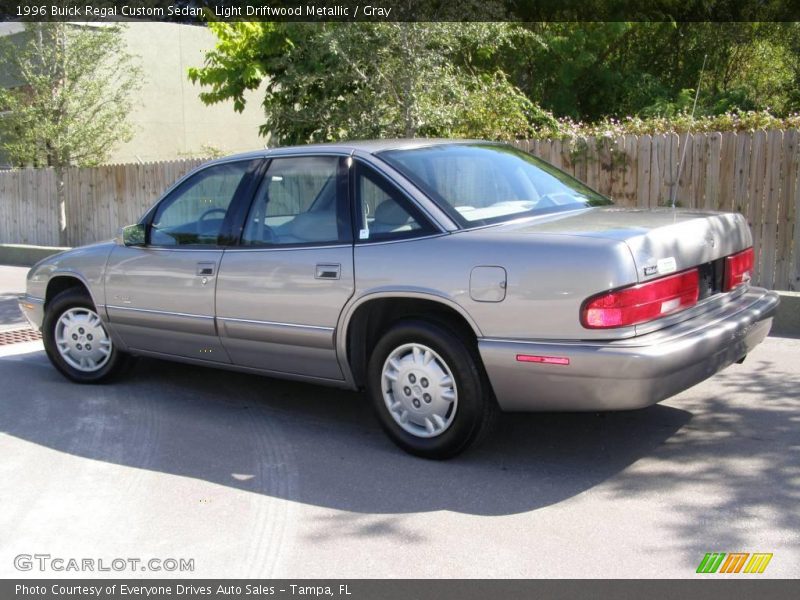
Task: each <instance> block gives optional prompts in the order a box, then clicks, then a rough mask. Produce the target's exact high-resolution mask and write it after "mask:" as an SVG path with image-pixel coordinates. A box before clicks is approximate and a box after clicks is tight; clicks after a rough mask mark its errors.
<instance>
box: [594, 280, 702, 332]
mask: <svg viewBox="0 0 800 600" xmlns="http://www.w3.org/2000/svg"><path fill="white" fill-rule="evenodd" d="M699 294H700V276H699V273H698V271H697V269H692V270H691V271H684V272H682V273H677V274H675V275H670V276H668V277H662V278H661V279H655V280H653V281H648V282H647V283H642V284H639V285H634V286H631V287H628V288H623V289H620V290H615V291H613V292H606V293H604V294H600V295H598V296H594V297H593V298H589V299H588V300H587V301H586V302H585V303H584V305H583V310H582V311H581V322H582V324H583V326H584V327H588V328H590V329H604V328H607V327H625V326H627V325H636V324H637V323H644V322H646V321H652V320H653V319H657V318H659V317H663V316H664V315H668V314H671V313H674V312H677V311H679V310H683V309H684V308H688V307H690V306H693V305H695V304H697V298H698V296H699Z"/></svg>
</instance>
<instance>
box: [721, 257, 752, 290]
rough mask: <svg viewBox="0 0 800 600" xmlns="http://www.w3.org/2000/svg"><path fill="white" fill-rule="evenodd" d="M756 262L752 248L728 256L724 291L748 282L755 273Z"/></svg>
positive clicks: (723, 285)
mask: <svg viewBox="0 0 800 600" xmlns="http://www.w3.org/2000/svg"><path fill="white" fill-rule="evenodd" d="M754 262H755V257H754V254H753V249H752V248H748V249H747V250H742V251H741V252H737V253H736V254H731V255H730V256H728V257H727V258H726V259H725V280H724V281H723V284H722V291H723V292H729V291H731V290H732V289H733V288H735V287H736V286H737V285H742V284H743V283H748V282H749V281H750V277H752V275H753V263H754Z"/></svg>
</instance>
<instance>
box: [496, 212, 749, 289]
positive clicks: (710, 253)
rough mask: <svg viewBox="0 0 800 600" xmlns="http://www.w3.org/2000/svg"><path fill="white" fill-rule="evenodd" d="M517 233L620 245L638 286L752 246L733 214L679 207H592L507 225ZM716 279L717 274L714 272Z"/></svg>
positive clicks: (742, 222)
mask: <svg viewBox="0 0 800 600" xmlns="http://www.w3.org/2000/svg"><path fill="white" fill-rule="evenodd" d="M506 227H509V228H510V229H514V230H515V231H516V232H518V233H550V234H562V235H572V236H583V237H597V238H603V239H611V240H616V241H620V242H624V243H625V244H626V245H627V246H628V248H630V251H631V254H632V256H633V260H634V263H635V264H636V270H637V274H638V280H639V282H640V283H641V282H645V281H649V280H651V279H655V278H657V277H663V276H664V275H668V274H670V273H675V272H679V271H683V270H685V269H689V268H691V267H696V266H700V265H713V264H714V263H715V261H718V260H719V259H722V258H724V257H726V256H729V255H731V254H734V253H735V252H739V251H740V250H744V249H745V248H747V247H749V246H751V245H752V237H751V234H750V229H749V227H748V225H747V221H746V220H745V219H744V217H742V215H740V214H737V213H715V212H706V211H692V210H680V209H674V210H673V209H630V208H617V207H610V208H593V209H587V210H580V211H574V212H570V213H567V214H555V215H548V216H547V217H544V218H542V219H541V220H540V219H534V220H530V221H524V222H517V223H509V224H507V225H506ZM715 275H717V276H721V273H719V274H715Z"/></svg>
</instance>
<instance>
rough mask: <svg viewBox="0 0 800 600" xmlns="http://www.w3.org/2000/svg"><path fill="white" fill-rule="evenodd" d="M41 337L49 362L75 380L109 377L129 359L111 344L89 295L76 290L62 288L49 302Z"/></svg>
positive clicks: (128, 363) (96, 381) (123, 367)
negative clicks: (63, 289)
mask: <svg viewBox="0 0 800 600" xmlns="http://www.w3.org/2000/svg"><path fill="white" fill-rule="evenodd" d="M42 338H43V341H44V348H45V351H46V352H47V357H48V358H49V359H50V362H52V363H53V365H54V366H55V367H56V368H57V369H58V370H59V371H60V372H61V373H62V374H63V375H65V376H66V377H67V378H68V379H71V380H72V381H76V382H78V383H99V382H102V381H106V380H109V379H111V378H113V377H114V376H116V375H119V374H121V373H122V372H123V371H125V370H126V369H127V367H128V366H129V365H130V363H131V361H132V358H131V357H130V356H129V355H128V354H126V353H124V352H122V351H121V350H119V349H118V348H117V347H116V346H115V345H114V342H113V340H112V339H111V336H110V335H109V334H108V331H107V330H106V327H105V325H104V324H103V321H102V319H101V318H100V315H98V314H97V312H96V310H95V307H94V304H93V303H92V300H91V298H89V297H88V296H87V295H86V294H85V293H84V292H82V291H79V290H74V289H71V290H65V291H63V292H61V293H60V294H58V295H57V296H56V297H55V298H53V300H52V301H51V302H50V303H49V305H48V307H47V312H46V313H45V318H44V323H43V324H42Z"/></svg>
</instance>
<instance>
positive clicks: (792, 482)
mask: <svg viewBox="0 0 800 600" xmlns="http://www.w3.org/2000/svg"><path fill="white" fill-rule="evenodd" d="M713 382H714V387H713V389H714V392H715V393H713V394H709V395H706V396H704V397H703V398H702V399H701V402H702V412H701V413H700V414H696V415H695V416H694V418H693V419H692V421H691V422H690V423H688V424H687V425H686V426H685V427H683V428H682V429H681V430H680V431H677V432H676V433H675V435H674V436H673V437H672V439H670V441H669V443H667V444H664V445H662V446H660V447H659V449H658V452H657V456H656V458H657V459H658V460H657V462H656V463H655V464H654V465H653V466H652V467H651V468H648V469H639V470H635V472H625V473H621V474H620V475H619V476H617V477H615V478H614V480H613V481H611V482H609V488H610V489H611V490H612V491H613V493H614V494H615V496H616V497H617V498H620V499H622V498H626V497H630V496H632V495H636V494H642V493H648V492H655V493H658V492H659V491H661V490H671V491H672V492H673V495H674V496H678V497H680V498H682V500H681V501H680V502H677V503H673V504H671V505H670V507H669V513H670V514H669V515H666V514H665V515H664V519H663V523H664V527H665V528H667V530H671V533H670V534H669V537H670V538H671V539H673V540H674V543H675V545H676V546H677V547H679V548H681V549H682V550H683V551H684V555H685V556H687V557H690V560H694V561H695V562H694V563H693V565H689V566H696V564H697V560H698V557H702V556H703V555H704V554H705V553H706V552H709V551H728V552H740V551H742V550H745V551H755V552H773V551H775V550H780V549H782V548H787V549H788V548H789V547H791V546H795V547H797V546H798V544H800V533H798V532H800V510H798V507H800V376H799V375H798V373H797V372H793V373H792V372H784V371H781V370H779V369H777V368H776V367H775V365H774V364H773V363H772V362H771V361H770V360H759V361H758V362H756V363H750V364H749V368H748V369H747V370H737V369H735V368H730V369H728V370H726V371H723V372H722V373H720V374H718V375H716V376H715V378H714V380H713ZM684 492H685V493H684ZM764 526H766V528H768V529H770V530H778V531H782V532H786V534H784V537H783V539H780V540H776V539H774V538H772V537H771V536H770V535H767V536H764V535H763V534H761V532H760V531H759V529H760V528H763V527H764ZM754 539H755V540H758V539H767V540H770V541H769V542H768V543H771V544H774V545H775V544H776V542H777V545H779V546H780V547H775V546H774V545H773V546H770V547H760V548H759V547H755V548H754V547H753V545H752V544H753V540H754ZM654 552H656V553H657V552H658V549H654ZM782 558H784V559H786V555H785V553H784V555H783V556H782Z"/></svg>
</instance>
